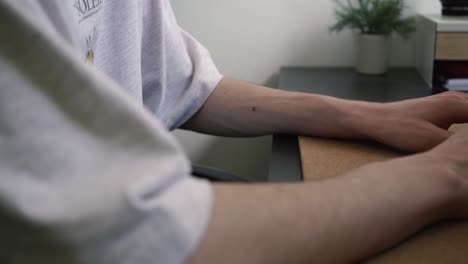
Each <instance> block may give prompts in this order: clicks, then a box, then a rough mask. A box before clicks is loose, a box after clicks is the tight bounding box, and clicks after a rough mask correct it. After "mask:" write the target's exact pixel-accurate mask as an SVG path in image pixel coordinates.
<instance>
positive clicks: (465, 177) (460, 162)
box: [424, 127, 468, 219]
mask: <svg viewBox="0 0 468 264" xmlns="http://www.w3.org/2000/svg"><path fill="white" fill-rule="evenodd" d="M424 155H428V156H432V157H434V158H436V159H439V160H444V161H446V162H447V169H446V175H447V176H449V177H451V178H452V179H453V180H454V181H453V183H454V186H459V187H460V188H456V189H455V198H456V201H455V202H454V203H453V206H452V207H450V208H449V209H451V210H452V211H451V212H449V216H451V217H456V218H458V217H459V218H463V219H466V218H468V127H464V128H462V129H460V130H459V131H457V132H456V133H455V134H454V135H453V136H452V137H450V138H449V139H448V140H446V141H445V142H444V143H442V144H440V145H439V146H437V147H435V148H434V149H433V150H431V151H430V152H427V153H426V154H424Z"/></svg>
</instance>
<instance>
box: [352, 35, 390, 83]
mask: <svg viewBox="0 0 468 264" xmlns="http://www.w3.org/2000/svg"><path fill="white" fill-rule="evenodd" d="M388 57H389V41H388V37H387V36H385V35H367V34H360V35H358V54H357V63H356V70H357V72H359V73H363V74H384V73H385V72H387V69H388Z"/></svg>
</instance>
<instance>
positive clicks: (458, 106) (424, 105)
mask: <svg viewBox="0 0 468 264" xmlns="http://www.w3.org/2000/svg"><path fill="white" fill-rule="evenodd" d="M371 109H372V108H371ZM371 111H374V114H372V115H373V118H372V121H371V122H372V124H368V126H367V127H366V129H367V130H368V133H369V135H368V136H369V137H370V138H372V139H375V140H377V141H379V142H381V143H383V144H386V145H389V146H391V147H395V148H398V149H400V150H404V151H409V152H420V151H426V150H429V149H432V148H433V147H435V146H437V145H438V144H440V143H441V142H443V141H444V140H446V139H447V138H448V137H450V135H451V134H452V133H451V132H449V131H448V130H447V129H448V128H449V127H450V126H451V125H452V124H455V123H466V122H468V95H467V94H464V93H457V92H447V93H443V94H439V95H435V96H430V97H425V98H420V99H414V100H407V101H401V102H395V103H388V104H377V105H375V106H374V108H373V109H372V110H371Z"/></svg>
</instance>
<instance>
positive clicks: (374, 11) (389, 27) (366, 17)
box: [330, 0, 416, 37]
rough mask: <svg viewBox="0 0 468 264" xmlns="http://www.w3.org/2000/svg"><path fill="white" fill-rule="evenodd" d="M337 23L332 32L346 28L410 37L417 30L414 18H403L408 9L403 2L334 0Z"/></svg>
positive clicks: (397, 0)
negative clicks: (394, 33)
mask: <svg viewBox="0 0 468 264" xmlns="http://www.w3.org/2000/svg"><path fill="white" fill-rule="evenodd" d="M334 1H335V3H336V5H337V7H336V9H335V16H336V20H337V22H336V23H335V24H334V25H333V26H331V27H330V30H331V31H335V32H340V31H342V30H344V29H346V28H349V29H352V30H358V31H360V32H361V33H363V34H381V35H389V34H391V33H393V32H396V33H398V34H399V35H401V36H403V37H408V36H409V35H410V33H411V32H413V31H414V30H415V27H416V22H415V19H414V17H407V18H404V17H403V12H404V10H405V8H406V6H405V4H404V1H403V0H346V1H343V0H334Z"/></svg>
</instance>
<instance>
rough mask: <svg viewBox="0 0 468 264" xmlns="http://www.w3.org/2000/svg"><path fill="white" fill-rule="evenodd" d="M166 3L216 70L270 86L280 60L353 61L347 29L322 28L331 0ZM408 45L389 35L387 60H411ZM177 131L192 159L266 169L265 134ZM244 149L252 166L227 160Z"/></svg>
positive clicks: (422, 0)
mask: <svg viewBox="0 0 468 264" xmlns="http://www.w3.org/2000/svg"><path fill="white" fill-rule="evenodd" d="M172 4H173V6H174V10H175V13H176V15H177V17H178V20H179V23H180V25H181V26H182V27H183V28H185V29H186V30H187V31H189V32H191V33H192V34H193V35H194V36H195V37H196V38H197V39H199V40H200V41H201V42H202V43H203V44H204V45H205V46H206V47H207V48H208V49H209V50H210V51H211V53H212V56H213V59H214V60H215V62H216V64H217V65H218V67H219V69H220V70H221V72H223V73H224V74H225V75H226V76H229V77H234V78H237V79H241V80H246V81H250V82H254V83H259V84H267V85H270V86H274V85H276V78H277V74H278V72H279V69H280V67H281V66H284V65H315V66H351V65H353V63H354V54H355V45H354V38H353V35H352V34H351V33H350V32H343V33H340V34H334V33H329V32H328V27H329V26H330V25H331V24H332V23H333V20H334V17H333V6H334V1H331V0H237V1H233V0H172ZM408 5H409V6H410V7H411V9H412V10H416V11H418V12H429V13H436V12H439V9H440V4H439V2H438V1H437V0H411V1H408ZM413 51H414V42H413V41H412V40H410V41H402V40H399V39H394V40H393V52H392V54H393V56H392V60H391V64H392V65H397V66H410V65H413V61H414V56H413V54H414V52H413ZM177 136H178V137H179V139H180V140H181V141H182V143H183V145H184V146H186V149H187V151H188V152H189V155H190V156H191V158H192V159H193V160H195V161H202V162H204V163H208V164H210V165H214V166H218V165H219V166H218V167H221V168H227V169H228V170H231V171H234V172H236V173H239V174H244V175H247V176H252V175H253V174H255V173H264V174H265V173H266V171H265V170H263V171H262V169H260V168H259V167H260V166H265V165H266V164H267V160H266V159H267V153H268V152H269V144H268V139H262V140H260V141H251V140H249V141H242V140H240V141H239V140H236V141H234V142H235V143H233V141H231V140H225V139H222V140H220V139H217V138H212V137H204V136H199V135H194V134H191V133H190V134H188V133H186V132H182V133H181V132H177ZM258 142H262V143H258ZM230 145H235V146H239V148H243V150H242V151H240V150H239V151H236V148H234V147H233V149H232V150H231V151H233V152H234V153H231V156H229V155H228V154H226V155H227V156H226V158H225V161H224V162H223V161H222V160H220V159H219V157H218V155H219V154H220V153H219V152H217V151H216V149H220V148H224V147H225V146H230ZM251 145H256V147H251ZM210 153H216V156H217V157H213V155H211V156H210ZM246 153H257V155H256V157H257V159H258V162H257V163H256V164H258V165H257V168H254V169H252V168H243V169H240V168H237V167H236V166H237V165H236V166H231V165H232V164H231V163H232V160H233V159H235V158H238V159H241V161H240V164H247V163H248V162H249V161H250V160H247V159H244V160H243V161H242V157H243V156H245V155H243V154H246ZM249 158H250V157H249ZM234 167H236V168H237V170H236V168H234ZM247 167H248V166H247Z"/></svg>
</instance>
